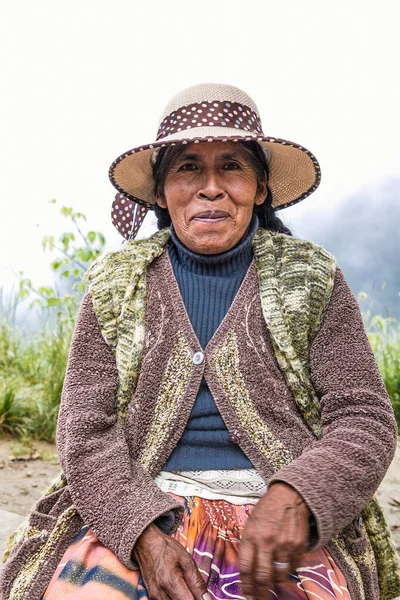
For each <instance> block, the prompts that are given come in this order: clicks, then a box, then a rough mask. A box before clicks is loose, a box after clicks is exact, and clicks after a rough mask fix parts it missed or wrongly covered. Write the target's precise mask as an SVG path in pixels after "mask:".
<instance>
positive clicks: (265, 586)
mask: <svg viewBox="0 0 400 600" xmlns="http://www.w3.org/2000/svg"><path fill="white" fill-rule="evenodd" d="M254 584H255V589H256V593H255V599H256V600H258V599H259V600H265V598H269V597H270V593H271V591H272V587H273V566H272V549H268V550H264V549H263V548H262V547H261V548H258V552H257V565H256V567H255V569H254Z"/></svg>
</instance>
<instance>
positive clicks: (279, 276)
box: [3, 230, 400, 600]
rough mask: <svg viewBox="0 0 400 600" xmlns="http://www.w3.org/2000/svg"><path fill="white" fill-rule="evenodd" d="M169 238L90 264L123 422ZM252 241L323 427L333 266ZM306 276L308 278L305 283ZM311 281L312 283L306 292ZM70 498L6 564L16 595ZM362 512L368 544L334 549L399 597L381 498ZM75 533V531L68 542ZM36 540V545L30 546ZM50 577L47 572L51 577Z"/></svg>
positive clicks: (353, 569) (52, 540)
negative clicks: (323, 358)
mask: <svg viewBox="0 0 400 600" xmlns="http://www.w3.org/2000/svg"><path fill="white" fill-rule="evenodd" d="M168 239H169V231H168V230H163V231H161V232H158V233H157V234H155V235H154V236H152V237H151V238H149V239H145V240H140V241H135V242H130V243H129V244H126V245H125V246H124V247H123V248H122V249H121V250H117V251H113V252H111V253H108V254H106V255H105V256H103V257H102V258H101V259H100V260H99V261H97V262H96V263H95V265H94V266H93V267H92V268H91V269H90V273H89V289H90V293H91V297H92V299H93V306H94V308H95V312H96V316H97V320H98V323H99V325H100V327H101V333H102V335H103V337H104V339H105V340H106V342H107V344H108V346H109V347H110V348H111V349H112V350H113V353H114V355H115V360H116V364H117V368H118V374H119V376H120V377H119V383H120V385H119V389H118V393H117V405H116V412H117V415H118V419H119V421H120V422H121V423H123V422H124V417H125V415H126V412H127V408H128V403H129V400H130V398H131V397H132V393H133V391H134V389H135V386H136V383H137V380H138V377H139V373H140V368H141V357H142V351H143V345H144V335H145V313H146V276H145V275H146V270H147V268H148V266H149V265H150V264H151V262H152V261H153V260H154V259H155V258H156V257H158V256H160V254H162V252H163V250H164V248H165V246H166V244H167V243H168ZM253 248H254V255H255V262H256V265H257V268H258V269H259V282H260V293H261V301H262V307H263V311H264V318H265V324H266V327H267V329H268V332H269V334H270V336H271V339H272V340H273V341H274V350H275V353H276V358H277V361H278V363H279V365H280V367H281V370H282V371H283V373H284V374H285V377H286V379H287V384H288V386H289V388H290V389H291V391H292V393H293V397H294V399H295V401H296V404H297V406H298V408H299V410H300V411H301V414H302V416H303V419H304V421H305V422H306V423H307V424H308V425H309V427H310V429H311V430H312V431H314V432H315V433H317V432H318V416H319V406H318V399H317V398H316V396H315V393H314V390H313V388H312V385H311V381H310V374H309V372H308V369H307V366H308V365H307V360H306V359H305V357H306V352H305V349H306V348H307V344H310V343H311V340H312V338H313V336H314V334H315V332H316V331H318V328H319V327H320V323H321V319H322V316H323V312H324V309H325V308H326V302H328V298H327V296H326V292H325V291H326V289H327V287H328V285H329V268H328V269H327V268H326V267H327V266H328V267H329V260H328V256H329V255H326V256H323V251H322V250H321V251H320V250H319V249H318V247H317V246H315V245H314V244H311V243H309V242H305V241H303V240H297V239H293V238H288V237H287V236H283V235H279V234H278V235H275V234H271V232H268V231H266V230H259V232H258V233H257V235H256V236H255V239H254V244H253ZM296 257H297V259H296ZM332 268H333V267H332ZM304 269H305V270H304ZM327 276H328V277H327ZM302 278H303V279H302ZM304 278H305V279H304ZM304 281H305V282H307V285H306V286H304ZM304 287H305V288H306V289H305V290H304V292H305V293H304V294H303V296H302V292H303V288H304ZM307 290H308V293H307ZM270 302H272V304H271V305H269V303H270ZM271 306H274V307H275V311H274V312H272V311H271V310H270V308H271ZM296 311H297V312H296ZM309 394H310V395H309ZM151 460H152V459H151ZM60 485H61V488H62V487H63V486H64V485H67V484H66V481H65V480H61V483H60ZM65 491H68V490H67V489H66V490H65ZM65 498H66V499H65V503H64V502H63V503H62V505H61V504H57V506H56V507H55V508H54V514H55V515H58V516H59V515H61V512H62V511H63V513H64V516H63V517H62V518H61V516H60V519H61V520H60V521H57V523H56V525H53V521H54V520H55V517H53V515H52V516H51V519H48V520H47V521H46V523H48V525H47V526H46V527H45V526H44V525H43V524H42V521H41V522H40V529H41V532H40V534H36V536H34V538H32V539H31V537H30V535H31V534H30V533H29V531H30V530H24V532H23V533H22V539H20V541H19V542H18V547H17V548H15V551H14V553H13V554H14V557H13V556H11V557H10V562H11V563H12V564H11V565H6V568H5V570H6V571H7V573H10V572H12V578H9V581H12V582H13V583H12V585H11V586H10V585H8V590H9V592H7V596H5V597H6V598H9V600H26V599H28V598H29V600H31V599H32V598H34V597H35V598H38V596H34V595H32V587H33V586H34V585H36V582H39V583H40V582H41V581H42V580H43V579H44V577H47V574H46V573H48V572H49V571H50V569H51V564H52V562H51V561H52V560H54V556H55V554H54V548H55V547H57V544H58V543H59V542H60V543H61V542H62V541H63V540H65V533H63V534H62V535H61V533H62V532H61V533H60V531H61V530H60V526H59V524H60V523H61V522H62V529H63V531H67V532H68V531H72V529H73V527H75V524H76V517H77V513H76V510H74V508H73V504H72V500H71V499H70V498H69V499H68V498H67V496H66V497H65ZM42 502H44V505H43V513H44V516H45V517H46V516H47V514H48V512H49V508H48V506H47V505H48V504H49V502H48V497H45V498H44V499H43V500H42ZM68 502H69V503H70V504H68ZM34 516H35V515H33V516H32V515H31V517H30V525H31V526H32V525H35V522H34ZM36 517H37V514H36ZM363 518H364V523H365V528H366V530H367V535H366V537H367V538H368V539H367V540H365V547H364V544H363V545H362V547H361V546H360V547H359V546H356V547H354V545H350V547H347V546H345V545H344V544H343V543H341V540H340V538H338V539H337V540H336V542H337V552H336V553H335V554H334V550H335V548H333V549H331V552H332V554H334V556H335V560H336V562H337V563H338V564H339V562H340V565H341V568H342V569H343V568H344V567H343V565H344V564H345V565H348V571H349V572H350V573H352V574H354V575H353V576H354V577H355V578H356V580H357V583H356V586H357V592H356V594H357V596H355V597H359V598H361V599H362V600H365V593H364V591H363V578H365V575H366V574H368V573H370V572H371V564H372V561H373V562H374V564H375V562H376V564H377V568H378V574H379V583H380V592H381V593H380V597H381V600H389V599H393V598H396V597H397V596H398V595H399V594H400V571H399V568H398V560H397V556H396V552H395V549H394V548H393V546H392V543H391V538H390V533H389V530H388V527H387V525H386V523H385V521H384V518H383V516H382V513H381V512H380V508H379V506H378V505H377V503H376V501H375V500H373V501H371V502H370V503H369V504H368V506H367V508H366V509H365V510H364V511H363ZM74 519H75V520H74ZM76 531H77V530H75V531H74V535H75V533H76ZM70 539H72V536H71V538H69V539H68V542H69V540H70ZM33 544H34V545H35V553H32V552H30V549H31V548H32V547H33ZM21 545H22V546H24V551H25V554H23V552H21ZM356 545H357V542H356ZM13 546H14V543H11V544H10V549H11V548H12V547H13ZM371 546H372V548H371ZM64 548H65V546H64ZM64 548H63V550H64ZM39 550H40V552H39ZM21 555H22V558H21ZM60 556H61V554H57V556H56V560H59V557H60ZM37 557H39V560H38V559H37ZM52 572H53V570H51V573H52ZM47 581H48V579H46V583H47ZM3 582H4V579H3ZM6 583H7V582H6ZM8 583H9V582H8ZM39 583H38V584H37V585H39ZM39 598H40V596H39ZM367 600H369V599H367Z"/></svg>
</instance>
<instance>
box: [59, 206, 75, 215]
mask: <svg viewBox="0 0 400 600" xmlns="http://www.w3.org/2000/svg"><path fill="white" fill-rule="evenodd" d="M72 213H73V210H72V208H68V207H67V206H63V207H62V208H61V214H62V215H64V217H70V216H71V215H72Z"/></svg>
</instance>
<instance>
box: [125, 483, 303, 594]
mask: <svg viewBox="0 0 400 600" xmlns="http://www.w3.org/2000/svg"><path fill="white" fill-rule="evenodd" d="M309 517H310V512H309V510H308V508H307V506H306V504H305V503H304V501H303V499H302V498H301V496H299V494H298V493H297V492H296V491H295V490H294V489H293V488H292V487H290V486H289V485H286V484H285V483H274V484H273V485H272V486H271V487H270V488H269V490H268V491H267V492H266V494H265V495H264V496H263V497H262V498H260V500H259V501H258V503H257V504H256V505H255V507H254V509H253V511H252V513H251V514H250V516H249V518H248V520H247V522H246V525H245V527H244V531H243V537H242V539H241V542H240V548H239V570H240V579H241V582H242V583H241V588H242V592H243V594H244V595H245V596H246V598H248V599H251V598H254V600H267V599H270V598H272V596H271V594H270V592H269V590H270V589H271V588H272V586H273V585H274V584H275V583H283V582H284V581H285V580H286V579H287V577H288V575H289V573H290V572H292V571H294V569H295V568H296V567H297V566H298V565H299V564H300V561H301V558H302V555H303V553H304V552H305V551H306V549H307V545H308V536H309V525H308V524H309ZM132 557H133V558H134V560H136V561H137V562H138V564H139V566H140V570H141V573H142V576H143V580H144V583H145V586H146V589H147V591H148V594H149V598H150V600H152V599H154V600H155V599H160V600H170V599H171V600H193V599H195V600H201V599H203V600H211V598H210V597H209V596H208V594H206V596H204V594H205V593H206V592H207V587H206V584H205V582H204V580H203V578H202V575H201V574H200V571H199V570H198V568H197V566H196V563H195V561H194V559H193V558H192V557H191V555H190V554H189V553H188V552H187V551H186V550H185V548H184V547H183V546H182V545H181V544H180V543H179V542H178V541H177V540H175V539H174V538H171V537H169V536H167V535H165V534H164V533H162V532H161V531H160V530H159V529H158V527H157V526H156V525H153V524H151V525H149V526H148V527H147V528H146V529H145V530H144V532H143V533H142V535H141V536H140V537H139V539H138V541H137V542H136V545H135V547H134V549H133V552H132ZM274 561H277V562H280V563H288V564H289V565H290V566H289V568H287V569H276V568H275V567H274Z"/></svg>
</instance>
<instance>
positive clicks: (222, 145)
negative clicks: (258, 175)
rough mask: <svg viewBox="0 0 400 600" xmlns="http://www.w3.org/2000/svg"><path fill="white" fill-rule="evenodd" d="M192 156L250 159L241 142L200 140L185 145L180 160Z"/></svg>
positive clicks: (206, 158)
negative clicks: (196, 142)
mask: <svg viewBox="0 0 400 600" xmlns="http://www.w3.org/2000/svg"><path fill="white" fill-rule="evenodd" d="M185 158H186V159H187V158H190V159H191V160H208V159H214V160H216V159H226V158H240V159H242V160H247V161H249V157H248V153H247V152H246V150H245V149H244V148H243V147H242V145H241V144H238V143H236V142H200V143H198V144H195V143H192V144H188V145H187V146H185V150H184V151H183V152H182V154H180V156H179V158H178V160H182V159H183V160H184V159H185Z"/></svg>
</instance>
